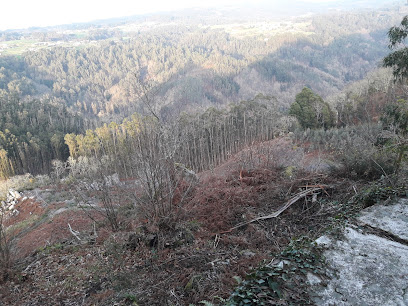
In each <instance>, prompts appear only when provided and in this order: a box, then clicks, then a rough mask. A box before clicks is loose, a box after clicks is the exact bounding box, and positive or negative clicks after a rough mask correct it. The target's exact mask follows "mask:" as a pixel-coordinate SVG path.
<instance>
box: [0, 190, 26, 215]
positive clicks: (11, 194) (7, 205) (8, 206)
mask: <svg viewBox="0 0 408 306" xmlns="http://www.w3.org/2000/svg"><path fill="white" fill-rule="evenodd" d="M21 198H22V196H21V194H20V193H19V192H18V191H17V190H14V189H12V188H10V189H9V191H8V194H7V199H6V201H1V208H2V210H4V211H12V212H13V213H18V210H16V208H15V207H16V205H17V204H18V202H19V201H20V199H21Z"/></svg>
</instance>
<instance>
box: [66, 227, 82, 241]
mask: <svg viewBox="0 0 408 306" xmlns="http://www.w3.org/2000/svg"><path fill="white" fill-rule="evenodd" d="M68 228H69V231H70V232H71V234H72V235H73V236H74V237H75V238H76V239H78V240H79V241H81V238H79V232H78V231H74V230H73V229H72V227H71V224H69V223H68Z"/></svg>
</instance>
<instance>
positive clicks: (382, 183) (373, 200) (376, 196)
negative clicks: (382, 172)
mask: <svg viewBox="0 0 408 306" xmlns="http://www.w3.org/2000/svg"><path fill="white" fill-rule="evenodd" d="M406 196H408V186H407V185H406V184H402V185H396V186H392V185H390V182H389V181H388V180H386V179H385V178H384V179H382V180H378V181H376V182H374V183H373V184H371V186H369V187H368V188H366V189H364V190H363V191H362V192H360V193H359V194H358V196H357V198H356V200H355V201H356V202H359V203H361V204H362V207H363V208H366V207H369V206H372V205H374V204H377V203H380V202H382V201H385V200H387V199H394V198H397V197H406Z"/></svg>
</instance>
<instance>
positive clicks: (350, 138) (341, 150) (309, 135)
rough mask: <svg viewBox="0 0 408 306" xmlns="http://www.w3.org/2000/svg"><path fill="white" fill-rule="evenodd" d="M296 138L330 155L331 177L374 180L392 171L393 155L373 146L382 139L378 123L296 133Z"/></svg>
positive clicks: (378, 146)
mask: <svg viewBox="0 0 408 306" xmlns="http://www.w3.org/2000/svg"><path fill="white" fill-rule="evenodd" d="M296 137H297V139H298V140H299V141H301V142H310V143H311V145H310V148H311V149H312V150H323V151H329V152H331V153H332V156H333V161H332V171H333V174H335V175H340V176H345V177H350V178H353V179H364V180H376V179H379V178H380V177H381V176H383V175H384V174H387V175H389V174H392V173H394V171H395V154H393V153H392V152H387V151H385V150H384V149H383V147H382V146H381V145H379V144H378V143H377V142H378V139H380V138H381V137H382V126H381V124H362V125H357V126H346V127H343V128H333V129H329V130H323V129H318V130H306V131H299V132H297V134H296Z"/></svg>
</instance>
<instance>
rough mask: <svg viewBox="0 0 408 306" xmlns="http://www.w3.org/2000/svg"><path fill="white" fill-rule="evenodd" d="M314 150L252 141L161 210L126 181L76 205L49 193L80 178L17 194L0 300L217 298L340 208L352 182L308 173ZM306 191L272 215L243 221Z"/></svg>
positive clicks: (318, 229) (317, 164)
mask: <svg viewBox="0 0 408 306" xmlns="http://www.w3.org/2000/svg"><path fill="white" fill-rule="evenodd" d="M321 157H322V156H321V155H319V154H317V152H309V153H306V152H305V150H304V149H303V148H302V147H299V146H296V145H295V144H294V143H293V142H292V141H290V140H289V139H283V138H278V139H276V140H273V141H269V142H264V143H260V144H258V145H253V146H251V147H249V148H248V149H246V150H243V151H241V152H240V153H238V154H236V155H235V156H233V157H232V158H230V159H229V160H228V161H227V162H226V163H224V164H222V165H220V166H219V167H217V168H214V169H213V170H211V171H207V172H203V173H200V174H199V176H200V182H199V183H198V184H197V185H196V186H195V188H194V189H193V190H192V191H189V192H188V195H187V194H185V195H184V196H183V201H181V198H180V197H177V193H178V192H179V194H180V190H181V191H182V190H185V189H183V188H186V186H188V184H187V183H186V182H184V179H183V182H184V183H183V184H184V185H183V184H182V183H181V181H180V182H179V183H180V184H178V185H177V188H176V189H177V190H175V192H174V193H175V194H176V196H175V197H174V201H173V204H172V205H173V206H172V210H171V212H168V213H167V214H166V215H159V214H151V212H150V213H145V212H146V211H145V210H143V209H142V210H141V209H140V205H135V204H134V201H132V197H131V196H128V195H131V194H133V193H136V191H137V190H136V189H135V188H137V184H135V182H134V181H133V180H127V181H122V182H121V183H120V184H117V185H116V186H112V187H108V186H106V185H105V186H103V188H101V190H97V189H89V188H88V189H89V190H85V189H86V188H85V187H83V188H84V189H83V190H82V192H81V194H82V197H86V198H87V199H88V200H89V203H94V204H93V205H92V206H89V205H84V203H85V202H84V201H82V206H81V207H77V206H76V205H73V204H70V203H71V202H70V201H69V200H63V201H60V200H59V199H58V198H59V197H61V198H62V199H63V198H64V197H66V193H67V192H68V193H69V194H71V195H75V194H78V189H77V187H75V186H78V185H71V187H70V186H69V185H66V184H64V185H54V186H52V187H48V188H53V190H54V192H53V193H52V194H53V196H54V200H50V201H47V202H45V201H41V200H40V199H39V198H35V199H32V200H31V199H30V200H29V201H27V200H26V201H22V202H20V203H19V204H18V205H19V210H20V211H21V212H20V215H19V216H16V217H11V216H10V217H6V218H7V220H6V222H7V224H8V225H9V226H10V225H13V226H14V228H20V230H19V232H18V234H17V235H16V239H15V241H16V246H17V247H16V249H15V253H13V255H12V256H13V257H12V258H13V260H15V265H14V268H13V271H14V273H13V274H9V277H8V279H7V281H6V282H4V283H3V284H2V286H1V290H0V300H1V301H2V303H3V304H4V305H15V304H16V303H17V304H19V305H43V304H44V303H46V304H64V305H95V304H97V305H112V304H113V303H118V304H119V305H130V304H132V303H133V304H138V305H187V304H198V303H199V302H200V301H203V300H206V301H209V302H210V301H211V302H212V303H214V304H222V303H224V302H222V299H228V297H229V296H230V294H231V293H232V291H233V289H234V287H235V286H236V285H237V281H236V280H237V279H245V276H246V274H247V273H251V272H255V271H257V269H258V268H259V267H260V266H262V265H263V263H267V262H270V261H272V260H273V259H274V257H275V256H276V254H278V253H280V252H282V251H283V250H285V249H286V248H287V246H288V244H289V243H290V242H291V241H292V240H293V239H298V238H299V237H302V236H308V237H310V238H315V237H317V236H318V235H320V234H321V233H322V232H323V231H324V230H325V229H327V227H328V226H329V225H330V224H332V223H333V220H335V219H336V218H341V216H342V215H343V214H344V210H345V206H344V205H341V204H339V203H347V201H348V200H349V198H350V197H351V195H353V194H354V190H355V189H356V190H358V189H359V188H360V185H359V184H360V183H358V182H355V181H352V180H350V179H347V178H343V179H339V178H333V176H331V175H329V174H328V172H327V169H326V170H324V171H323V170H318V169H319V168H320V169H325V167H324V166H322V165H323V163H322V161H321V160H322V159H321ZM311 169H312V171H311ZM84 186H86V185H84ZM72 188H74V189H72ZM313 188H315V192H313V193H310V194H307V195H305V196H304V197H301V198H299V199H298V200H297V201H296V202H294V203H293V204H292V205H291V206H290V207H288V208H287V209H286V210H284V211H283V212H282V213H281V214H280V215H279V216H278V217H276V218H268V219H265V220H258V221H256V222H251V223H249V222H248V221H251V220H253V219H254V218H256V217H260V216H266V215H269V214H271V213H273V212H275V211H277V210H279V208H281V207H282V206H283V205H284V204H285V203H287V201H288V200H290V199H292V198H293V197H294V196H296V195H297V194H299V193H301V192H302V191H304V190H307V189H313ZM37 191H38V192H37V194H38V195H44V194H45V193H47V191H44V190H42V191H41V190H39V189H37ZM33 193H35V192H34V191H33ZM104 199H105V200H104ZM107 199H108V200H107ZM77 200H81V199H80V198H78V199H77ZM104 201H105V202H104ZM106 201H108V202H109V203H110V204H109V205H111V206H112V208H113V209H114V211H115V213H116V214H117V215H116V217H117V220H116V221H117V228H114V227H112V226H111V225H112V224H111V220H110V219H109V218H107V215H106V214H104V213H103V212H106V210H104V207H105V208H106V206H104V205H106V203H107V202H106ZM85 204H86V203H85ZM33 215H36V216H38V217H36V218H33V217H32V216H33ZM23 216H24V217H25V218H26V219H25V218H24V217H23ZM30 218H31V220H32V222H29V221H27V220H30ZM245 222H248V224H245V225H243V226H239V227H237V228H234V227H236V226H237V225H242V223H245ZM19 224H20V226H19ZM68 224H70V226H71V231H70V229H69V227H68ZM16 233H17V232H16ZM77 235H78V237H80V239H78V237H76V236H77ZM299 294H300V295H299V296H301V297H302V299H304V298H305V297H304V294H305V293H304V292H303V291H302V292H300V293H299ZM299 301H300V300H299Z"/></svg>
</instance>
